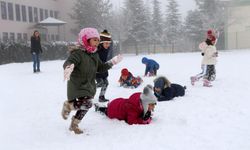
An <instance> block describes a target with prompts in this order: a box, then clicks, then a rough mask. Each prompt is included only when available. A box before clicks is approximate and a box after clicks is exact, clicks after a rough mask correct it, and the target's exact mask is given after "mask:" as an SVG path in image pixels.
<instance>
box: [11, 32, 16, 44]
mask: <svg viewBox="0 0 250 150" xmlns="http://www.w3.org/2000/svg"><path fill="white" fill-rule="evenodd" d="M10 41H12V42H14V41H15V33H13V32H11V33H10Z"/></svg>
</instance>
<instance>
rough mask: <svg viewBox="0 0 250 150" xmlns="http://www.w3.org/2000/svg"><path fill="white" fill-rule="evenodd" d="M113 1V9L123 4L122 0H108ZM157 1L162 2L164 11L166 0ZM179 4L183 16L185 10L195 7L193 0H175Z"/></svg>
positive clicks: (150, 0) (149, 1)
mask: <svg viewBox="0 0 250 150" xmlns="http://www.w3.org/2000/svg"><path fill="white" fill-rule="evenodd" d="M110 1H111V2H112V3H113V6H114V9H118V8H119V4H120V6H123V1H124V0H110ZM145 1H146V2H147V3H150V4H152V0H145ZM159 2H160V3H161V4H162V11H165V9H166V5H167V3H168V1H167V0H159ZM177 2H178V4H179V10H180V12H181V14H182V15H183V16H186V14H187V12H188V11H189V10H193V9H195V2H194V0H177Z"/></svg>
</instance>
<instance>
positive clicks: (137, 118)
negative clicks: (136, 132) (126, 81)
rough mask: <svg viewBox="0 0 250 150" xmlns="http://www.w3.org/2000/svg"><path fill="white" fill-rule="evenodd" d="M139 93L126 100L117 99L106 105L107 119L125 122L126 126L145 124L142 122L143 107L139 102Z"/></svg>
mask: <svg viewBox="0 0 250 150" xmlns="http://www.w3.org/2000/svg"><path fill="white" fill-rule="evenodd" d="M140 95H141V93H134V94H133V95H131V96H130V97H129V98H128V99H124V98H117V99H114V100H113V101H111V102H110V103H109V105H108V110H107V115H108V117H109V118H111V119H113V118H116V119H119V120H125V121H126V122H127V123H128V124H130V125H131V124H147V123H146V122H145V121H143V120H142V116H143V107H142V104H141V100H140Z"/></svg>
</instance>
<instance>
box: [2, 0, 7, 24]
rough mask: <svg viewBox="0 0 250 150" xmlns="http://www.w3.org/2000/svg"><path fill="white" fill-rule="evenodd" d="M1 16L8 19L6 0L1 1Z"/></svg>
mask: <svg viewBox="0 0 250 150" xmlns="http://www.w3.org/2000/svg"><path fill="white" fill-rule="evenodd" d="M1 16H2V19H4V20H6V19H7V8H6V2H1Z"/></svg>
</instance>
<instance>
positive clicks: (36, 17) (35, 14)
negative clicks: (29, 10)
mask: <svg viewBox="0 0 250 150" xmlns="http://www.w3.org/2000/svg"><path fill="white" fill-rule="evenodd" d="M34 21H35V22H38V12H37V8H36V7H34Z"/></svg>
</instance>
